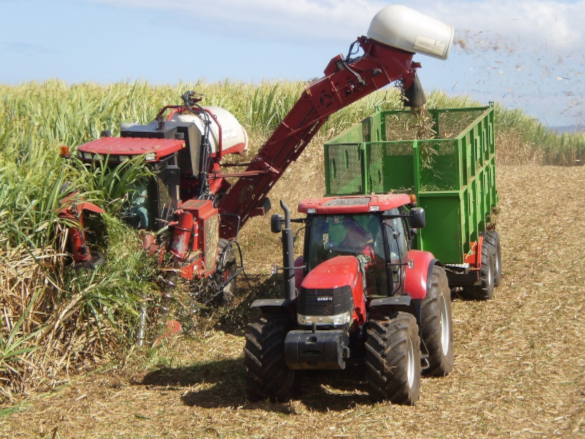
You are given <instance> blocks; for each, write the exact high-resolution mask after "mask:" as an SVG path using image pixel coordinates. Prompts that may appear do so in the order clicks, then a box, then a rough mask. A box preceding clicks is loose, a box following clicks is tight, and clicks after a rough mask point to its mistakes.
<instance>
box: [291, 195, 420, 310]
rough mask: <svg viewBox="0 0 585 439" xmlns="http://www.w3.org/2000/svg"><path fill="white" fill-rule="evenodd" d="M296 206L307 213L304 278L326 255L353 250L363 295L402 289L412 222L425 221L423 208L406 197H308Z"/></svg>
mask: <svg viewBox="0 0 585 439" xmlns="http://www.w3.org/2000/svg"><path fill="white" fill-rule="evenodd" d="M406 207H407V208H408V211H407V210H406ZM299 211H301V212H305V213H308V216H307V219H306V221H307V229H306V234H305V247H304V255H305V256H304V258H303V261H304V264H305V269H304V272H303V278H304V277H306V276H308V275H310V273H311V272H312V271H313V270H314V269H315V268H316V267H318V266H319V265H320V264H322V263H323V262H325V261H328V260H331V259H334V258H336V257H337V256H354V257H355V258H357V260H358V262H359V267H360V272H361V276H362V283H363V289H364V294H365V296H366V298H367V299H372V298H379V297H388V296H393V295H395V294H404V267H406V266H408V258H407V254H408V251H409V249H410V243H409V241H410V240H411V238H412V236H413V235H414V233H415V232H414V230H415V228H418V227H421V226H422V225H424V211H423V210H422V209H420V208H413V205H412V200H411V199H410V197H408V196H407V195H384V196H378V195H376V196H368V197H364V196H359V197H344V198H326V199H318V200H307V201H304V202H302V203H301V204H300V205H299ZM415 215H416V217H415ZM408 218H410V219H411V221H410V223H409V222H408V221H407V219H408Z"/></svg>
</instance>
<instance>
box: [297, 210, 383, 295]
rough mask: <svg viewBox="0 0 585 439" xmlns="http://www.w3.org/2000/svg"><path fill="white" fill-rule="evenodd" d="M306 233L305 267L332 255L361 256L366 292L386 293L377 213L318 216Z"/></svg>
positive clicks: (310, 266)
mask: <svg viewBox="0 0 585 439" xmlns="http://www.w3.org/2000/svg"><path fill="white" fill-rule="evenodd" d="M309 233H310V235H309V236H308V238H307V239H308V258H307V269H308V270H309V271H310V270H312V269H313V268H315V267H316V266H317V265H319V264H321V263H322V262H324V261H326V260H328V259H331V258H334V257H336V256H347V255H351V256H359V255H363V256H364V257H365V258H361V259H362V260H365V262H366V263H365V275H366V289H367V291H366V294H367V295H368V296H387V295H388V286H387V280H386V260H385V256H384V255H385V252H384V239H383V234H382V222H381V216H380V215H379V214H361V215H318V216H315V217H313V219H312V220H311V226H310V232H309Z"/></svg>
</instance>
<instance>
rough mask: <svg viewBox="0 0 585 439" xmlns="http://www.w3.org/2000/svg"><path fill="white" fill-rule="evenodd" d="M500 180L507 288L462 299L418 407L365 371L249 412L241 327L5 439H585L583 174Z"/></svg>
mask: <svg viewBox="0 0 585 439" xmlns="http://www.w3.org/2000/svg"><path fill="white" fill-rule="evenodd" d="M497 184H498V191H499V195H500V213H499V215H498V220H497V229H498V231H499V232H500V236H501V241H502V252H503V272H504V275H503V278H502V283H501V285H500V287H498V288H497V289H496V292H495V297H494V299H493V300H491V301H487V302H473V301H464V300H461V299H457V298H456V299H454V302H453V317H454V322H453V326H454V343H455V366H454V370H453V372H452V373H451V374H450V375H449V376H448V377H445V378H424V379H423V382H422V386H421V397H420V401H419V402H418V403H417V405H416V406H414V407H403V406H395V405H392V404H390V403H381V404H372V403H371V402H370V401H369V399H368V396H367V393H366V392H365V389H366V382H365V379H364V376H363V373H362V371H361V370H359V369H352V370H348V371H345V372H335V373H332V372H314V373H309V374H307V375H306V376H304V378H303V393H302V395H301V396H300V397H299V398H298V399H296V400H293V401H291V402H289V403H285V404H273V403H270V402H268V401H265V402H260V403H250V402H248V401H247V400H246V394H245V385H244V368H243V364H242V359H243V354H242V348H243V345H244V338H243V335H242V329H241V327H238V326H237V325H227V326H225V328H224V329H223V330H222V329H221V327H217V326H216V327H214V326H211V325H210V326H208V329H205V330H199V331H191V332H190V333H189V334H185V335H180V336H178V337H175V338H172V339H169V340H168V341H167V342H166V343H163V345H162V346H161V347H159V348H156V349H150V350H143V351H138V350H135V351H133V352H131V353H130V355H129V356H128V357H127V360H126V362H125V363H124V364H110V365H106V366H104V367H102V368H101V369H98V370H96V371H94V372H93V373H91V374H89V375H85V376H82V377H76V378H74V379H73V380H69V381H67V382H66V384H64V385H63V386H62V387H58V386H56V387H55V389H54V390H53V391H51V392H47V393H43V394H31V395H28V397H27V398H26V399H25V400H23V401H22V402H15V403H13V404H11V405H4V406H3V407H0V437H52V438H57V437H61V438H71V437H115V438H149V437H153V438H154V437H177V438H186V437H238V436H241V437H252V438H271V437H275V438H276V437H279V438H280V437H307V438H310V437H311V438H312V437H335V438H343V437H393V438H402V437H408V438H415V437H420V438H434V437H437V438H443V437H462V438H469V437H472V436H473V437H476V438H481V437H497V438H500V437H522V438H524V437H526V438H530V437H539V438H544V437H581V436H585V355H584V353H585V317H584V311H585V310H584V306H585V259H584V256H585V250H584V247H585V220H583V216H582V215H583V212H584V211H585V167H570V168H567V167H552V166H499V167H498V176H497ZM267 224H268V223H267ZM262 227H268V226H267V225H262ZM267 236H268V235H267ZM271 236H272V238H271V239H273V240H274V241H275V243H273V244H272V245H273V246H274V248H278V242H277V240H278V237H275V236H273V235H271ZM259 247H260V248H261V247H262V246H259ZM277 256H278V254H277ZM263 259H264V258H263V255H262V254H256V255H254V254H253V255H250V257H249V258H248V260H252V261H254V260H258V261H263ZM263 262H264V263H267V262H270V261H263ZM276 262H278V261H276ZM267 265H269V264H267ZM262 270H264V271H262ZM248 272H249V274H250V277H251V278H252V280H253V281H254V279H258V278H261V277H262V276H263V275H264V274H263V273H265V267H264V266H262V264H260V263H259V264H251V267H249V268H248ZM244 282H245V281H244V280H243V279H240V280H239V283H240V284H241V286H242V287H244V288H245V285H244ZM201 327H203V325H202V326H201Z"/></svg>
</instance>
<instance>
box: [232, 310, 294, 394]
mask: <svg viewBox="0 0 585 439" xmlns="http://www.w3.org/2000/svg"><path fill="white" fill-rule="evenodd" d="M291 329H292V322H291V319H290V318H289V317H288V316H286V315H279V314H275V315H263V316H262V317H260V318H259V319H257V320H256V321H254V322H252V323H249V324H248V326H247V328H246V345H245V346H244V365H245V366H246V388H247V393H248V399H250V401H260V400H264V399H266V398H270V400H271V401H272V402H285V401H288V400H289V399H290V398H292V397H293V396H295V395H296V394H297V392H298V388H299V377H298V374H297V373H296V371H294V370H291V369H289V368H288V367H287V366H286V363H285V360H284V340H285V338H286V334H287V333H288V331H290V330H291Z"/></svg>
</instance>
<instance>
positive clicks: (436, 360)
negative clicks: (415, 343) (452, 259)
mask: <svg viewBox="0 0 585 439" xmlns="http://www.w3.org/2000/svg"><path fill="white" fill-rule="evenodd" d="M431 276H432V277H431V287H430V289H429V291H427V296H426V297H425V299H424V300H423V302H422V306H421V320H422V337H423V340H424V342H425V345H426V347H427V349H428V350H429V368H428V369H426V370H424V371H423V373H424V374H425V375H433V376H445V375H448V374H449V372H451V369H453V327H452V317H451V291H450V290H449V281H448V280H447V275H446V273H445V270H444V269H443V268H442V267H439V266H437V265H435V266H434V267H433V272H432V275H431Z"/></svg>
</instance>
